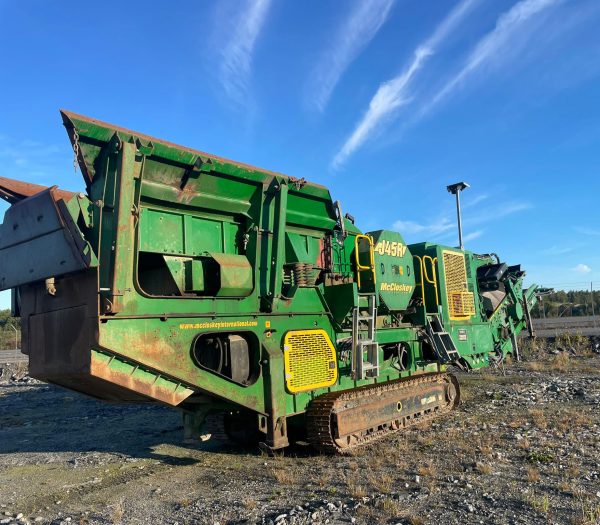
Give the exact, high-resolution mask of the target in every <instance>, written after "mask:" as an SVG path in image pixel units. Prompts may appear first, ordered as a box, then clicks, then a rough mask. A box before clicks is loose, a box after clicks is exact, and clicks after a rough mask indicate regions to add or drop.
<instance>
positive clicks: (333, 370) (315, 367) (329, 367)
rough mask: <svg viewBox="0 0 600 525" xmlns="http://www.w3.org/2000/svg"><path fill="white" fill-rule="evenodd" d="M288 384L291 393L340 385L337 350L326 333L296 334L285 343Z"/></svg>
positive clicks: (286, 336) (296, 331) (290, 335)
mask: <svg viewBox="0 0 600 525" xmlns="http://www.w3.org/2000/svg"><path fill="white" fill-rule="evenodd" d="M283 350H284V361H285V384H286V387H287V389H288V390H289V391H290V392H292V393H294V394H295V393H297V392H305V391H307V390H314V389H315V388H323V387H327V386H331V385H333V384H334V383H335V382H336V381H337V360H336V357H335V348H334V347H333V344H331V340H330V339H329V336H328V335H327V333H326V332H325V330H294V331H292V332H288V333H287V334H286V335H285V341H284V347H283Z"/></svg>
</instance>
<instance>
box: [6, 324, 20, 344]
mask: <svg viewBox="0 0 600 525" xmlns="http://www.w3.org/2000/svg"><path fill="white" fill-rule="evenodd" d="M8 326H10V327H11V328H12V329H13V330H14V331H15V350H18V349H19V331H18V330H17V329H16V327H15V325H14V324H12V323H8Z"/></svg>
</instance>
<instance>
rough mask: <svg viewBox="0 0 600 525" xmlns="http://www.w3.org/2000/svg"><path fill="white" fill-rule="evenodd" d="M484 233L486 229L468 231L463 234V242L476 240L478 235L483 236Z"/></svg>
mask: <svg viewBox="0 0 600 525" xmlns="http://www.w3.org/2000/svg"><path fill="white" fill-rule="evenodd" d="M483 233H484V230H475V231H474V232H470V233H467V234H466V235H463V242H469V241H474V240H475V239H477V238H478V237H481V236H482V235H483Z"/></svg>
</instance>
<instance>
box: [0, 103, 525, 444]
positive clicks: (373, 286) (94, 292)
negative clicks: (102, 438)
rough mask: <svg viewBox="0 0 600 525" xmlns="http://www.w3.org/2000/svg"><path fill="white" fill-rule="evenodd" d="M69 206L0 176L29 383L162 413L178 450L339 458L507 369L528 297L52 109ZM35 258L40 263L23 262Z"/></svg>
mask: <svg viewBox="0 0 600 525" xmlns="http://www.w3.org/2000/svg"><path fill="white" fill-rule="evenodd" d="M61 116H62V119H63V123H64V125H65V128H66V130H67V133H68V136H69V138H70V140H71V145H72V147H73V151H74V154H75V155H76V159H77V162H78V165H79V168H80V170H81V173H82V175H83V185H84V188H82V191H81V192H79V193H73V192H68V191H63V190H60V189H59V188H57V187H55V186H54V187H50V188H47V187H43V186H38V185H35V184H29V183H25V182H21V181H14V180H10V179H0V197H2V198H4V199H5V200H7V201H8V202H9V203H10V204H11V206H10V208H9V209H8V211H7V212H6V214H5V216H4V222H3V223H2V226H1V227H0V288H1V289H12V294H13V310H14V313H15V314H16V315H20V316H21V321H22V322H21V324H22V332H23V333H22V341H23V343H22V347H23V348H22V351H23V352H24V353H25V354H27V355H28V356H29V366H30V373H31V375H32V376H33V377H36V378H38V379H41V380H43V381H47V382H50V383H54V384H57V385H60V386H62V387H65V388H68V389H71V390H75V391H78V392H83V393H85V394H88V395H91V396H94V397H96V398H98V399H100V400H107V401H113V402H114V401H118V402H147V403H162V404H167V405H170V406H173V407H177V408H178V409H179V410H181V411H182V413H183V415H184V425H185V433H186V437H188V438H192V439H193V438H197V437H198V436H199V435H200V434H201V433H202V424H203V421H204V418H205V416H206V415H207V414H209V413H211V412H218V413H220V414H222V415H223V418H224V421H225V429H226V431H227V432H228V434H229V435H230V437H231V438H232V439H235V440H238V441H243V442H249V441H253V442H254V441H260V442H262V443H264V445H265V446H266V447H267V448H269V449H281V448H284V447H286V446H287V445H288V444H289V443H290V442H291V441H294V440H303V441H304V440H308V441H309V442H310V443H312V444H313V445H314V446H315V447H316V448H318V449H320V450H324V451H327V452H336V453H339V452H341V453H344V452H348V451H351V450H354V449H355V448H356V447H359V446H361V445H364V444H367V443H371V442H373V441H375V440H377V439H379V438H382V437H383V436H385V435H388V434H389V433H391V432H396V431H398V430H400V429H402V428H405V427H407V426H409V425H412V424H413V423H416V422H418V421H423V420H425V419H429V418H433V417H436V416H438V415H442V414H444V413H446V412H447V411H449V410H452V409H453V408H455V407H456V406H457V404H458V403H459V400H460V387H459V385H458V382H457V380H456V378H455V376H453V375H452V374H449V373H448V372H447V371H446V366H447V365H453V366H456V367H459V368H462V369H463V370H471V369H476V368H481V367H485V366H489V365H490V364H494V363H497V362H500V361H502V359H504V357H505V356H506V355H508V354H513V355H518V345H517V336H518V335H519V333H520V332H521V331H522V330H523V329H526V328H528V327H529V328H531V326H530V322H531V321H530V316H529V312H530V310H531V308H532V306H533V305H534V304H535V301H536V295H535V292H536V287H535V286H532V287H530V288H528V289H524V288H523V279H524V275H525V273H524V272H523V271H522V270H521V268H520V266H518V265H512V266H511V265H508V264H506V263H504V262H502V261H501V260H500V259H499V258H498V257H497V256H496V255H494V254H483V255H480V254H475V253H473V252H470V251H468V250H461V249H457V248H454V247H449V246H444V245H440V244H436V243H427V242H424V243H418V244H412V245H407V244H406V243H405V241H404V239H403V237H402V235H401V233H399V232H394V231H389V230H376V231H371V232H362V231H360V230H359V229H358V228H357V227H356V225H355V224H354V222H355V221H354V218H353V217H352V216H351V215H349V214H345V215H344V214H343V212H342V206H341V204H340V203H339V202H337V201H333V200H332V198H331V195H330V192H329V190H328V189H327V188H325V187H323V186H320V185H318V184H313V183H310V182H307V181H306V180H304V179H297V178H293V177H288V176H286V175H282V174H280V173H276V172H272V171H268V170H264V169H261V168H257V167H254V166H249V165H246V164H242V163H239V162H234V161H231V160H228V159H224V158H221V157H217V156H215V155H211V154H207V153H204V152H201V151H196V150H193V149H190V148H185V147H182V146H178V145H175V144H172V143H169V142H166V141H163V140H160V139H156V138H153V137H149V136H146V135H143V134H140V133H137V132H134V131H130V130H127V129H124V128H121V127H118V126H114V125H111V124H107V123H104V122H101V121H97V120H94V119H91V118H88V117H84V116H81V115H77V114H75V113H71V112H68V111H62V112H61ZM40 254H43V256H40Z"/></svg>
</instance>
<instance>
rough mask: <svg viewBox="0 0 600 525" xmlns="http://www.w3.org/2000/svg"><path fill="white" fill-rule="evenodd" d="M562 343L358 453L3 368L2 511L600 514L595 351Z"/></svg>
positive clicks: (90, 517)
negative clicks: (231, 426) (214, 425)
mask: <svg viewBox="0 0 600 525" xmlns="http://www.w3.org/2000/svg"><path fill="white" fill-rule="evenodd" d="M530 355H531V354H530V353H528V352H526V358H528V357H529V356H530ZM556 355H558V354H552V353H546V352H542V351H536V353H535V360H533V359H531V357H529V359H530V360H529V361H524V362H522V363H508V364H504V366H503V369H500V368H497V369H487V370H482V371H479V372H475V373H470V374H460V381H461V384H462V385H463V390H464V396H463V398H464V403H463V404H462V405H461V406H460V408H459V409H458V410H456V411H455V412H453V413H452V414H451V415H449V416H448V417H446V418H445V419H443V420H438V421H435V422H432V423H429V424H426V425H425V426H422V427H415V428H411V429H409V430H407V431H405V432H404V433H402V434H397V435H396V436H394V437H391V438H389V439H387V440H386V441H383V442H381V443H379V444H376V445H372V446H370V447H368V448H366V449H364V450H362V451H361V452H360V453H357V454H355V455H353V456H349V457H326V456H320V455H315V454H313V453H312V452H310V451H309V450H307V449H304V448H301V447H297V448H296V449H294V450H292V451H291V452H288V453H287V454H286V455H285V456H282V457H268V456H265V455H262V454H261V453H260V452H258V451H255V450H240V449H238V448H235V447H233V446H230V445H229V444H228V443H226V442H224V441H222V440H211V441H208V442H206V443H204V444H202V445H201V446H198V447H187V446H185V445H184V444H183V443H182V428H181V420H180V416H179V414H178V413H177V412H175V411H173V410H171V409H168V408H162V407H156V406H153V405H147V406H146V405H111V404H106V403H100V402H97V401H95V400H92V399H88V398H86V397H84V396H81V395H78V394H75V393H71V392H67V391H65V390H61V389H59V388H55V387H52V386H48V385H45V384H41V383H40V384H37V383H35V384H29V383H23V382H19V381H18V380H12V381H8V382H7V383H4V384H2V385H1V386H0V522H3V520H9V521H8V522H7V523H10V522H12V521H15V522H16V521H17V520H16V516H17V515H18V514H20V513H22V514H23V516H22V517H21V519H20V521H19V522H20V523H23V522H24V521H25V520H27V521H29V522H34V520H35V519H36V518H37V519H38V521H37V522H39V523H54V524H59V523H64V524H65V525H66V524H67V523H77V524H80V523H81V524H86V523H101V524H109V523H152V524H155V523H168V524H175V523H177V524H178V525H183V524H210V525H213V524H215V523H219V524H221V525H224V524H226V523H279V524H281V525H285V524H289V523H296V524H304V523H331V524H341V523H365V524H367V523H402V524H412V525H416V524H426V523H447V524H453V523H456V524H458V523H460V524H463V523H474V524H479V523H485V524H489V523H498V524H537V523H540V524H541V523H544V524H545V523H561V524H562V523H573V524H587V523H589V524H592V523H598V522H599V520H600V477H599V476H600V472H599V471H600V467H599V466H598V465H599V459H600V446H599V445H600V375H599V373H598V370H599V369H600V357H598V356H597V355H594V354H593V353H590V352H586V353H585V355H579V354H576V353H572V352H570V353H569V357H568V359H566V360H565V361H566V363H563V362H562V361H561V362H556Z"/></svg>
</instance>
